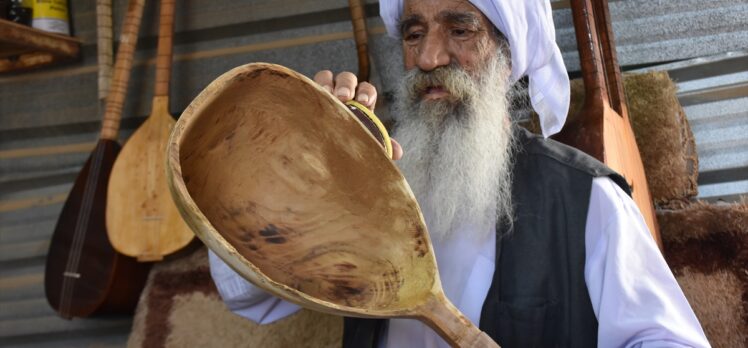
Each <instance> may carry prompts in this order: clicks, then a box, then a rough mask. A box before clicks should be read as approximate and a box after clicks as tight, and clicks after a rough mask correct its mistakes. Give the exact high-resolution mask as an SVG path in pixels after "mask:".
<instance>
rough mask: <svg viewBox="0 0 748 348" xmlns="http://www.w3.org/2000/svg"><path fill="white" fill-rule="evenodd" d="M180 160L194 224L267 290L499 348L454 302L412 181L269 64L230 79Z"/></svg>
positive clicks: (202, 103)
mask: <svg viewBox="0 0 748 348" xmlns="http://www.w3.org/2000/svg"><path fill="white" fill-rule="evenodd" d="M168 151H169V156H168V161H169V163H168V176H169V184H170V187H171V190H172V194H173V196H174V199H175V201H176V203H177V206H178V207H179V209H180V212H181V213H182V216H183V217H184V219H185V220H186V221H187V223H188V224H189V225H190V227H191V228H192V229H193V231H195V234H197V236H198V237H200V238H201V239H202V240H203V241H204V242H205V244H206V245H207V246H208V247H209V248H210V249H211V250H213V251H214V252H215V253H216V254H218V256H220V257H221V258H222V259H223V260H224V261H225V262H226V263H228V264H229V265H230V266H231V267H232V268H234V269H235V270H236V271H237V272H238V273H239V274H241V275H242V276H243V277H244V278H246V279H248V280H249V281H251V282H252V283H254V284H255V285H257V286H259V287H261V288H263V289H264V290H266V291H268V292H270V293H272V294H274V295H276V296H278V297H281V298H283V299H285V300H288V301H291V302H294V303H297V304H299V305H301V306H304V307H307V308H311V309H314V310H318V311H322V312H327V313H332V314H338V315H346V316H357V317H371V318H391V317H405V318H416V319H419V320H421V321H423V322H424V323H426V324H427V325H429V326H430V327H432V328H433V329H434V330H436V331H437V332H438V333H439V334H440V335H441V336H442V337H443V338H444V339H445V340H447V341H448V342H449V343H450V344H452V345H453V346H459V347H497V345H496V343H494V342H493V341H492V340H491V339H490V338H489V337H488V336H487V335H486V334H485V333H483V332H481V331H480V330H478V328H476V327H475V326H474V325H473V324H472V323H471V322H470V321H469V320H468V319H467V318H465V316H463V315H462V314H461V313H460V312H459V311H458V310H457V308H455V307H454V305H452V304H451V303H450V302H449V301H448V300H447V298H446V297H445V296H444V292H443V291H442V288H441V283H440V281H439V275H438V271H437V268H436V260H435V258H434V255H433V251H432V247H431V242H430V240H429V236H428V233H427V231H426V226H425V224H424V222H423V216H422V215H421V211H420V209H419V207H418V204H417V203H416V200H415V197H414V196H413V193H412V192H411V190H410V187H409V186H408V184H407V182H406V181H405V179H404V178H403V176H402V175H401V174H400V172H399V171H398V169H397V168H396V167H395V165H394V164H393V162H392V161H391V160H390V159H389V158H388V157H387V155H386V154H385V152H384V151H383V150H382V148H381V146H380V145H379V144H378V143H377V141H376V140H375V138H374V137H373V136H372V135H371V134H370V133H368V132H367V131H366V130H365V129H364V128H363V127H362V124H361V123H360V122H359V121H358V120H357V119H356V118H354V116H353V115H352V114H351V113H350V111H349V110H348V109H346V107H345V106H344V105H343V104H342V103H341V102H339V101H338V100H337V99H336V98H334V97H333V96H332V95H331V94H329V93H327V92H326V91H324V90H323V89H322V88H320V87H319V86H318V85H316V84H315V83H314V82H312V81H311V80H309V79H308V78H306V77H304V76H302V75H300V74H298V73H296V72H294V71H291V70H289V69H286V68H284V67H281V66H277V65H271V64H261V63H260V64H249V65H244V66H241V67H238V68H235V69H233V70H231V71H229V72H227V73H225V74H224V75H222V76H221V77H219V78H218V79H216V80H215V81H213V82H212V83H211V84H210V85H209V86H208V87H207V88H206V89H205V90H203V91H202V93H200V95H199V96H198V97H197V98H195V100H194V101H193V102H192V103H191V104H190V105H189V107H188V108H187V110H185V112H184V113H183V114H182V116H181V118H180V119H179V121H178V122H177V124H176V126H175V128H174V132H173V133H172V136H171V139H170V143H169V149H168Z"/></svg>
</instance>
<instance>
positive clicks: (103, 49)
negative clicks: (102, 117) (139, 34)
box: [96, 0, 113, 100]
mask: <svg viewBox="0 0 748 348" xmlns="http://www.w3.org/2000/svg"><path fill="white" fill-rule="evenodd" d="M96 52H97V55H96V56H97V62H98V66H99V83H98V85H99V100H104V99H106V97H107V94H109V83H110V82H111V80H112V58H113V54H112V0H96Z"/></svg>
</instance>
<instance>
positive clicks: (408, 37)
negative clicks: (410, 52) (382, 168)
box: [403, 31, 423, 42]
mask: <svg viewBox="0 0 748 348" xmlns="http://www.w3.org/2000/svg"><path fill="white" fill-rule="evenodd" d="M422 37H423V33H422V32H420V31H414V32H410V33H407V34H405V36H404V37H403V39H404V40H405V41H410V42H412V41H416V40H418V39H420V38H422Z"/></svg>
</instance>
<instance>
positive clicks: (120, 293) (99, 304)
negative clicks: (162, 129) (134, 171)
mask: <svg viewBox="0 0 748 348" xmlns="http://www.w3.org/2000/svg"><path fill="white" fill-rule="evenodd" d="M144 3H145V1H144V0H132V1H130V4H129V7H128V11H127V16H126V18H125V23H124V29H123V31H122V38H121V40H120V41H121V42H122V44H121V45H120V48H119V51H118V53H117V62H116V64H115V69H114V78H113V81H112V88H111V90H110V93H109V95H108V96H107V102H106V113H105V115H104V120H103V124H102V131H101V135H100V139H99V142H98V143H97V146H96V148H95V149H94V151H93V153H92V154H91V156H90V158H89V159H88V161H87V162H86V164H85V165H84V167H83V169H82V170H81V172H80V173H79V174H78V177H77V179H76V181H75V184H74V186H73V189H72V190H71V192H70V194H69V195H68V198H67V200H66V201H65V204H64V206H63V209H62V212H61V213H60V217H59V219H58V221H57V226H56V227H55V230H54V233H53V235H52V240H51V243H50V246H49V252H48V255H47V261H46V269H45V273H44V288H45V293H46V297H47V301H48V302H49V304H50V305H51V306H52V308H53V309H55V310H56V311H57V312H58V313H59V314H60V316H62V317H64V318H72V317H86V316H90V315H93V314H104V313H107V314H110V313H132V311H133V310H134V309H135V305H136V304H137V301H138V298H139V296H140V292H141V291H142V289H143V287H144V286H145V281H146V278H147V277H148V271H149V268H150V267H149V265H148V264H141V263H138V262H137V261H136V260H135V259H134V258H130V257H127V256H125V255H122V254H119V253H117V252H116V251H115V250H114V249H113V248H112V246H111V244H110V243H109V240H108V238H107V233H106V222H105V215H104V214H105V205H106V201H107V200H106V199H107V183H108V180H109V177H110V174H111V170H112V166H113V163H114V160H115V158H116V157H117V154H118V153H119V150H120V146H119V144H118V143H117V141H116V139H117V137H116V135H117V130H118V128H119V120H120V112H121V110H122V105H123V102H124V99H125V92H126V90H127V83H128V81H129V76H130V68H131V66H132V59H133V55H134V51H135V44H136V42H137V34H138V28H139V27H140V20H141V18H142V12H143V6H144Z"/></svg>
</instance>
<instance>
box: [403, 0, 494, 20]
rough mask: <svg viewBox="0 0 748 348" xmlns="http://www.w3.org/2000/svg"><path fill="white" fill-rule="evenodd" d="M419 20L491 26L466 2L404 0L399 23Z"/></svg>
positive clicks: (459, 0) (460, 0)
mask: <svg viewBox="0 0 748 348" xmlns="http://www.w3.org/2000/svg"><path fill="white" fill-rule="evenodd" d="M408 19H419V20H421V21H424V22H429V21H439V22H442V21H445V20H455V19H464V20H469V19H473V20H477V21H480V22H482V23H481V24H484V25H486V24H488V25H492V24H491V23H490V22H489V21H488V18H486V16H485V15H484V14H483V13H482V12H481V11H480V10H479V9H478V8H477V7H475V6H473V4H471V3H470V2H469V1H467V0H405V2H404V4H403V12H402V16H401V18H400V20H401V22H402V21H405V20H408Z"/></svg>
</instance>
